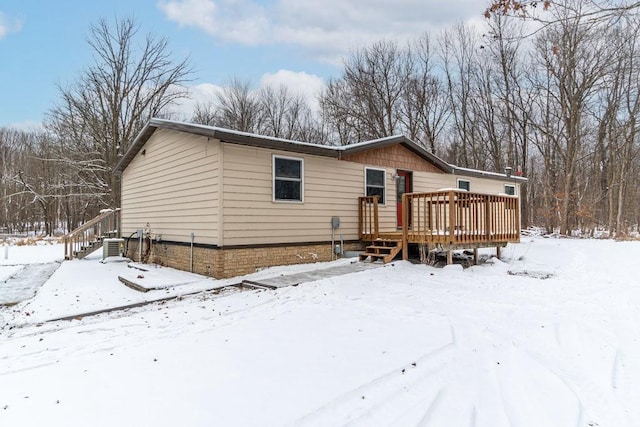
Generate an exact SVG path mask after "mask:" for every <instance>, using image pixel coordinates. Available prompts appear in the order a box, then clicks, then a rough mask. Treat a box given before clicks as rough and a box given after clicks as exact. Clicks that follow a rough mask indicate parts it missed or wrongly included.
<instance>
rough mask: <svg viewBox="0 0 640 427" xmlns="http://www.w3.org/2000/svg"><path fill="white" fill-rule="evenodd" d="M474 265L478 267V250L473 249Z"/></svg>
mask: <svg viewBox="0 0 640 427" xmlns="http://www.w3.org/2000/svg"><path fill="white" fill-rule="evenodd" d="M473 265H478V248H473Z"/></svg>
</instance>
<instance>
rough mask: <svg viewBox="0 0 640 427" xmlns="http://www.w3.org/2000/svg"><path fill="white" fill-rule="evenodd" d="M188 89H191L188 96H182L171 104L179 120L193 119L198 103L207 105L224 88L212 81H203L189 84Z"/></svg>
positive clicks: (172, 110)
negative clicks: (192, 84)
mask: <svg viewBox="0 0 640 427" xmlns="http://www.w3.org/2000/svg"><path fill="white" fill-rule="evenodd" d="M183 89H184V88H179V89H177V90H183ZM187 90H188V91H189V96H188V98H181V99H179V100H177V101H176V102H175V103H174V105H172V106H171V112H172V113H173V114H175V116H176V118H177V119H179V120H187V121H188V120H191V117H192V116H193V112H194V110H195V108H196V105H207V104H209V103H211V102H214V101H215V99H216V94H217V93H219V92H220V91H222V88H221V87H220V86H216V85H214V84H211V83H201V84H197V85H194V86H189V87H187Z"/></svg>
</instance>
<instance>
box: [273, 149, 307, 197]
mask: <svg viewBox="0 0 640 427" xmlns="http://www.w3.org/2000/svg"><path fill="white" fill-rule="evenodd" d="M276 159H285V160H297V161H299V162H300V200H280V199H276ZM280 179H281V180H284V181H296V182H298V180H294V179H286V178H280ZM271 201H272V202H273V203H297V204H302V203H304V159H303V158H301V157H289V156H280V155H278V154H274V155H272V156H271Z"/></svg>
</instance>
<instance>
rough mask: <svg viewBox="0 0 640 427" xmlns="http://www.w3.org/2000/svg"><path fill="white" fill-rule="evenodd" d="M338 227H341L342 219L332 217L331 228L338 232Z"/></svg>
mask: <svg viewBox="0 0 640 427" xmlns="http://www.w3.org/2000/svg"><path fill="white" fill-rule="evenodd" d="M338 227H340V217H339V216H332V217H331V228H332V229H334V230H337V229H338Z"/></svg>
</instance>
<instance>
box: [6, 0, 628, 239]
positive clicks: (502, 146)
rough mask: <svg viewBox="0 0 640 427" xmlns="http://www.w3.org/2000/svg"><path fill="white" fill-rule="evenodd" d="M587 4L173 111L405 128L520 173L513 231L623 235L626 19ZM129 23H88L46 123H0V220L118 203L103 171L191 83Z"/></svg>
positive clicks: (162, 43) (317, 136)
mask: <svg viewBox="0 0 640 427" xmlns="http://www.w3.org/2000/svg"><path fill="white" fill-rule="evenodd" d="M538 3H541V4H542V5H543V8H544V13H542V14H538V15H536V16H535V17H534V18H532V19H526V20H522V19H521V18H522V14H523V13H527V12H523V11H526V10H527V8H528V10H531V8H532V7H535V6H536V4H538ZM593 4H594V3H593V2H591V1H588V0H564V1H561V2H522V3H518V2H514V1H508V2H504V1H501V2H496V5H500V7H496V8H494V9H488V10H487V12H486V14H487V20H486V27H484V28H482V29H479V28H478V27H474V26H471V25H464V24H459V25H456V26H452V27H450V28H447V29H445V30H444V31H442V32H439V33H437V34H435V33H425V34H423V35H422V36H421V37H419V38H417V39H415V40H411V41H410V42H407V43H400V42H398V41H394V40H380V41H379V42H376V43H373V44H371V45H367V46H362V47H360V48H358V49H355V50H353V51H352V52H351V53H350V54H349V55H347V56H346V57H345V59H344V63H343V66H342V69H341V71H340V73H339V74H338V75H337V76H335V77H334V78H332V79H330V80H329V81H328V82H327V85H326V87H325V89H324V90H323V92H322V93H321V94H320V96H319V98H318V100H317V101H318V103H317V106H315V105H313V106H312V105H311V104H310V103H309V102H308V100H307V99H305V98H304V97H302V96H301V95H300V94H297V93H294V92H292V91H291V90H290V89H287V88H286V87H285V86H281V87H274V86H263V87H261V88H258V89H256V88H254V86H253V85H252V84H251V82H250V81H245V80H242V79H241V78H237V77H235V78H233V79H232V80H231V82H230V83H229V84H228V85H227V86H226V87H225V88H224V89H222V90H221V91H219V92H218V93H217V94H216V96H215V97H214V98H213V99H211V100H209V101H208V102H206V103H203V104H199V105H197V106H196V108H195V110H194V112H193V116H192V117H187V118H186V119H188V120H190V121H193V122H195V123H201V124H207V125H213V126H220V127H225V128H230V129H236V130H240V131H245V132H253V133H259V134H263V135H268V136H275V137H279V138H286V139H294V140H302V141H309V142H317V143H322V144H350V143H355V142H359V141H363V140H368V139H374V138H379V137H385V136H389V135H393V134H405V135H406V136H407V137H409V138H411V139H412V140H414V141H416V142H417V143H419V144H421V145H423V146H424V147H425V148H426V149H428V150H429V151H431V152H433V153H434V154H436V155H437V156H439V157H441V158H443V159H444V160H446V161H448V162H450V163H453V164H456V165H458V166H461V167H468V168H474V169H485V170H490V171H497V172H502V171H504V170H505V168H507V167H511V168H513V170H514V173H517V174H522V175H524V176H526V177H527V178H528V182H527V184H525V185H523V187H522V191H521V198H522V206H523V212H522V220H523V225H524V226H527V225H538V226H542V227H545V228H546V229H547V230H553V229H560V231H561V232H562V233H569V232H570V231H571V230H583V231H588V230H593V229H594V228H595V227H602V228H605V229H607V230H610V231H611V232H613V233H616V234H617V235H620V234H624V233H627V232H629V231H630V230H631V229H632V228H633V227H637V224H638V223H639V222H640V210H639V206H638V203H639V202H640V194H638V193H639V190H638V184H640V182H639V181H640V179H639V178H640V159H639V156H638V149H639V144H638V142H639V141H638V135H637V133H638V118H639V113H640V96H639V94H640V46H638V43H639V41H638V40H639V39H638V36H639V32H640V14H639V13H638V7H635V6H636V5H635V3H634V4H629V5H627V6H628V7H627V6H625V5H624V4H621V3H616V4H612V5H611V7H609V8H601V9H600V10H599V11H598V10H595V9H594V7H593ZM507 5H508V6H509V7H507ZM514 5H516V6H514ZM137 30H138V27H137V25H136V24H135V22H133V21H132V20H120V21H118V22H117V23H116V25H115V26H113V27H111V26H110V25H109V24H108V23H107V22H105V21H100V22H99V23H98V24H96V25H94V26H93V27H92V28H91V33H90V38H89V45H90V48H91V49H92V51H93V52H94V58H95V63H94V64H93V65H92V66H90V67H89V68H88V69H87V70H86V71H85V72H83V74H82V75H81V77H80V78H79V79H78V80H76V81H75V82H73V83H72V84H70V85H69V86H65V87H62V86H61V87H60V88H59V93H60V100H59V102H58V104H57V105H56V106H55V107H53V108H52V109H51V111H50V114H49V116H48V118H47V122H46V126H45V130H44V131H42V132H20V131H16V130H10V129H2V130H0V152H1V153H2V158H1V159H0V162H2V163H1V164H0V166H1V167H2V169H1V171H2V177H1V178H2V180H1V182H0V185H1V186H2V187H1V191H2V195H1V196H0V197H2V198H3V212H2V224H0V226H2V227H4V228H5V229H8V230H19V229H21V228H24V227H28V226H30V225H31V226H33V225H35V224H38V225H39V226H41V227H44V229H45V230H44V231H45V232H47V233H51V232H53V229H54V228H55V227H59V226H60V225H61V224H62V225H63V226H64V228H67V229H70V228H73V227H74V226H75V225H77V224H79V223H81V222H82V221H84V220H86V219H88V218H89V217H91V216H93V215H95V214H96V213H97V211H98V210H99V209H101V208H105V207H116V206H118V205H119V199H120V192H119V182H118V181H117V177H114V175H113V174H112V173H111V172H112V169H113V167H114V166H115V164H116V163H117V161H118V159H119V158H120V156H121V155H122V154H123V153H124V152H125V151H126V149H127V147H128V144H130V143H131V142H132V140H133V138H134V137H135V135H136V134H137V132H139V130H140V129H141V128H142V126H143V125H144V123H145V122H146V121H147V120H148V119H149V118H150V117H166V118H174V117H175V116H174V115H172V113H171V108H170V107H171V105H172V103H173V102H174V101H175V100H177V99H179V98H182V97H185V96H188V93H187V92H186V89H185V87H186V84H187V83H188V82H189V81H190V79H191V78H192V76H193V71H192V69H191V67H190V65H189V63H188V61H187V60H183V61H178V62H176V61H175V60H173V59H172V57H171V54H170V52H169V50H168V44H167V41H166V39H162V38H155V37H153V36H146V37H145V38H143V40H144V41H143V42H142V43H140V42H139V39H140V37H139V35H138V34H137ZM138 46H142V47H141V48H138Z"/></svg>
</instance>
